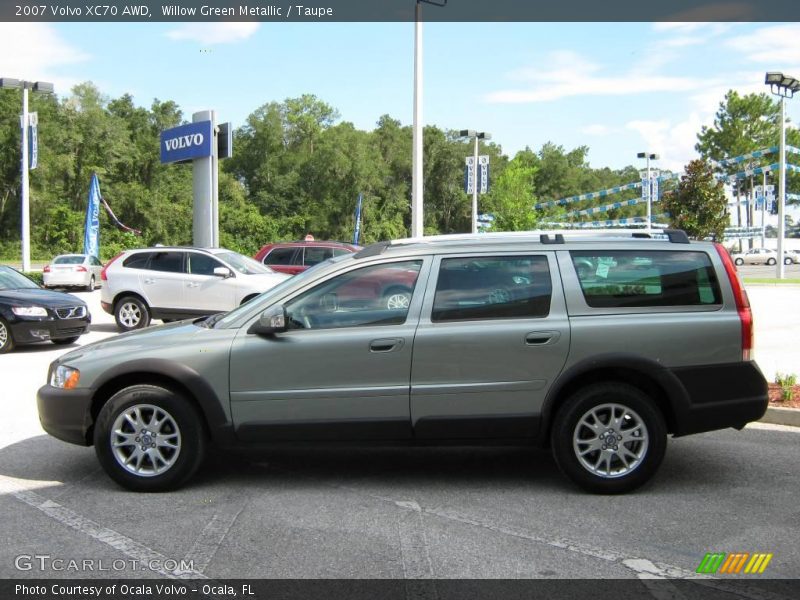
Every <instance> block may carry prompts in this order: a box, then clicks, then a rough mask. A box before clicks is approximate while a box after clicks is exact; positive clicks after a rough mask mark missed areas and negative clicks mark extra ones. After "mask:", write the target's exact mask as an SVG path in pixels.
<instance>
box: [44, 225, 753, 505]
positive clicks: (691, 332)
mask: <svg viewBox="0 0 800 600" xmlns="http://www.w3.org/2000/svg"><path fill="white" fill-rule="evenodd" d="M752 339H753V322H752V314H751V311H750V305H749V303H748V300H747V295H746V293H745V291H744V289H743V287H742V285H741V283H740V281H739V279H738V277H737V275H736V271H735V267H734V265H733V263H732V261H731V258H730V256H729V255H728V253H727V251H726V250H725V248H724V247H722V246H721V245H719V244H714V243H711V242H690V241H689V240H688V238H687V237H686V235H685V234H684V233H683V232H682V231H674V230H666V231H664V232H660V233H658V234H656V233H653V234H652V235H650V234H646V233H642V232H629V231H626V232H614V233H613V234H611V235H603V234H598V233H596V232H592V234H591V235H579V234H577V233H576V234H573V233H564V234H563V235H562V234H556V235H552V234H539V233H521V234H483V235H478V236H472V235H455V236H438V237H426V238H422V239H410V240H397V241H394V242H382V243H378V244H374V245H372V246H368V247H366V248H364V249H363V250H360V251H359V252H357V253H355V254H348V255H344V256H339V257H336V258H333V259H331V260H329V261H326V262H325V263H321V264H320V265H317V266H316V267H314V268H313V269H309V270H308V271H305V272H304V273H301V274H299V275H297V276H296V277H294V278H292V279H288V280H286V281H284V282H282V283H280V284H279V285H277V286H276V287H274V288H272V289H270V290H269V291H267V292H266V293H264V294H262V295H261V296H259V297H257V298H256V299H254V300H252V301H250V302H249V303H247V304H245V305H243V306H241V307H239V308H237V309H235V310H233V311H231V312H229V313H227V314H219V315H214V316H211V317H207V318H202V319H196V320H191V321H182V322H179V323H172V324H169V325H164V326H159V327H151V328H147V329H144V330H140V331H135V332H131V333H125V334H122V335H119V336H117V337H114V338H110V339H107V340H104V341H101V342H97V343H94V344H89V345H87V346H83V347H81V348H79V349H77V350H74V351H72V352H69V353H67V354H65V355H63V356H62V357H60V358H59V359H58V360H56V361H55V362H53V363H52V364H51V366H50V372H49V375H48V383H47V385H45V386H44V387H42V388H41V389H40V390H39V394H38V407H39V415H40V419H41V423H42V426H43V427H44V429H45V430H46V431H47V432H48V433H50V434H51V435H53V436H55V437H57V438H59V439H61V440H64V441H66V442H71V443H74V444H81V445H86V446H88V445H94V446H95V450H96V453H97V457H98V459H99V460H100V463H101V464H102V466H103V468H104V469H105V470H106V471H107V473H108V474H109V475H110V476H111V477H112V478H113V479H114V480H115V481H117V482H118V483H119V484H121V485H123V486H125V487H127V488H129V489H132V490H136V491H162V490H169V489H174V488H176V487H178V486H180V485H182V484H184V483H185V482H186V481H187V480H188V479H189V478H190V477H191V476H192V474H193V473H195V472H196V471H197V469H198V468H200V467H201V465H202V463H203V457H204V453H205V451H206V449H207V448H208V447H209V446H210V445H216V446H218V447H223V448H239V449H241V448H247V447H252V446H263V445H264V444H280V443H286V442H294V443H296V442H307V443H309V444H312V443H325V444H330V443H340V442H341V443H345V442H347V443H358V444H387V445H403V444H451V445H452V444H462V445H478V444H538V445H549V446H550V447H551V448H552V452H553V456H554V458H555V461H556V463H557V464H558V466H559V468H560V469H561V471H562V472H563V473H564V474H565V475H566V476H567V477H568V478H569V479H570V480H572V481H573V482H574V483H576V484H577V485H579V486H581V487H582V488H584V489H585V490H588V491H591V492H597V493H621V492H627V491H630V490H633V489H635V488H637V487H638V486H640V485H642V484H644V483H645V482H646V481H648V480H649V479H650V478H651V477H652V476H653V474H654V473H655V472H656V471H657V469H658V467H659V464H660V463H661V461H662V459H663V457H664V453H665V450H666V441H667V436H668V435H673V436H682V435H687V434H692V433H698V432H703V431H710V430H715V429H722V428H727V427H734V428H737V429H741V428H742V427H744V426H745V425H746V424H747V423H748V422H750V421H754V420H757V419H759V418H760V417H761V416H762V415H763V414H764V412H765V410H766V407H767V384H766V381H765V379H764V377H763V375H762V374H761V372H760V371H759V369H758V366H757V365H756V363H755V362H753V361H752V360H751V355H750V354H751V351H752Z"/></svg>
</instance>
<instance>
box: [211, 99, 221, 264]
mask: <svg viewBox="0 0 800 600" xmlns="http://www.w3.org/2000/svg"><path fill="white" fill-rule="evenodd" d="M217 148H218V146H217V112H216V111H214V110H212V111H211V247H212V248H219V156H218V153H217Z"/></svg>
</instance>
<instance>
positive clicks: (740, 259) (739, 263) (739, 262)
mask: <svg viewBox="0 0 800 600" xmlns="http://www.w3.org/2000/svg"><path fill="white" fill-rule="evenodd" d="M733 263H734V264H735V265H737V266H742V265H743V264H744V259H743V258H737V259H736V260H735V261H733Z"/></svg>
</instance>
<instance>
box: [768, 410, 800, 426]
mask: <svg viewBox="0 0 800 600" xmlns="http://www.w3.org/2000/svg"><path fill="white" fill-rule="evenodd" d="M759 422H760V423H772V424H773V425H789V426H791V427H800V409H797V408H781V407H778V406H768V407H767V412H766V414H765V415H764V416H763V417H761V419H760V421H759Z"/></svg>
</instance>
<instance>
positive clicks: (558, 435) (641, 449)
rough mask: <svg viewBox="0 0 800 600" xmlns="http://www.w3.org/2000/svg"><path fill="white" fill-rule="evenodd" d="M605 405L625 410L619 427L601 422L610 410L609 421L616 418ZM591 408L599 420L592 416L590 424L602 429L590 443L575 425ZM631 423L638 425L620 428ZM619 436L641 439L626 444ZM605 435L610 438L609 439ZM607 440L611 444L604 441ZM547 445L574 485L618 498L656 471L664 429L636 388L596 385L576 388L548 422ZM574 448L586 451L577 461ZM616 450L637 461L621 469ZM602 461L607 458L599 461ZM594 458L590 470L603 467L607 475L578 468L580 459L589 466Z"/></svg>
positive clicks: (663, 449)
mask: <svg viewBox="0 0 800 600" xmlns="http://www.w3.org/2000/svg"><path fill="white" fill-rule="evenodd" d="M611 405H614V406H618V407H620V408H621V409H625V410H627V411H628V417H629V419H628V420H627V421H625V423H620V424H619V426H618V427H617V428H616V429H615V428H614V427H615V426H614V424H613V423H611V422H610V420H609V421H608V423H603V416H604V415H606V416H610V414H611V412H613V414H614V415H615V417H616V415H617V413H616V412H615V411H613V410H612V409H610V408H609V406H611ZM593 409H597V414H598V416H599V417H600V420H599V421H598V420H597V419H596V418H594V419H593V420H592V421H593V422H594V423H597V424H599V425H601V427H602V430H601V431H600V432H599V433H598V434H597V437H596V438H594V439H593V440H592V438H590V437H586V434H588V435H589V436H591V435H592V433H591V431H590V429H589V427H587V426H582V425H580V423H581V421H582V420H583V419H584V418H586V417H587V415H589V412H590V411H592V410H593ZM609 411H611V412H609ZM619 417H620V419H621V420H622V419H624V418H625V413H624V412H622V411H620V412H619ZM637 421H638V425H639V427H629V428H624V424H628V425H630V424H631V423H635V422H637ZM641 428H644V431H642V429H641ZM637 430H638V431H637ZM620 433H629V434H630V435H631V436H636V434H637V433H638V434H639V436H641V439H640V438H639V437H635V439H633V440H629V441H627V442H625V441H618V439H617V436H619V439H623V438H622V437H621V436H620ZM609 435H612V436H614V437H611V438H609V437H608V436H609ZM601 436H602V437H601ZM609 439H611V440H613V441H612V442H608V440H609ZM576 440H578V441H576ZM580 440H583V441H580ZM590 440H592V441H593V442H594V443H592V441H590ZM550 443H551V446H552V449H553V456H554V458H555V460H556V464H557V465H558V467H559V469H560V470H561V472H562V473H564V475H566V476H567V477H568V478H569V479H571V480H572V481H573V482H574V483H576V484H577V485H578V486H580V487H582V488H583V489H584V490H586V491H589V492H592V493H596V494H622V493H625V492H630V491H631V490H634V489H636V488H638V487H639V486H641V485H643V484H644V483H646V482H647V481H648V480H649V479H650V478H651V477H652V476H653V475H654V474H655V472H656V471H657V470H658V467H659V465H660V464H661V461H662V460H663V458H664V453H665V452H666V447H667V429H666V425H665V423H664V416H663V415H662V414H661V411H660V410H659V408H658V407H657V406H656V404H655V403H654V402H653V400H652V399H651V398H650V397H649V396H648V395H647V394H645V393H644V392H642V391H641V390H640V389H638V388H636V387H633V386H631V385H628V384H625V383H618V382H608V383H596V384H593V385H590V386H588V387H585V388H583V389H581V390H578V391H577V392H575V393H574V394H573V395H572V396H570V397H569V398H568V399H567V400H566V402H564V404H563V405H562V406H561V407H560V409H559V410H558V412H557V414H556V417H555V419H554V421H553V430H552V433H551V440H550ZM606 443H613V444H614V446H613V447H609V448H608V449H601V448H606V446H604V445H603V444H606ZM595 444H596V445H597V446H599V447H598V448H597V449H594V450H591V451H589V450H590V449H589V448H588V446H591V445H595ZM579 446H583V447H586V448H585V450H586V451H585V452H584V453H583V456H584V457H585V458H581V457H579V450H578V447H579ZM617 448H623V449H624V450H627V451H628V454H629V455H630V456H634V455H637V454H638V459H636V460H632V461H631V462H633V463H634V466H633V467H630V466H629V465H626V466H623V462H622V460H625V461H627V458H626V459H620V458H619V456H620V454H619V453H617V452H616V449H617ZM606 453H608V454H606ZM602 457H607V458H606V460H605V461H602ZM595 459H597V463H596V464H595V465H593V467H594V468H597V467H598V465H601V464H603V463H605V465H606V470H607V473H608V474H607V475H606V474H604V475H602V476H601V475H598V474H597V473H595V472H592V471H591V470H590V467H591V466H592V465H589V466H584V463H583V462H581V461H582V460H583V461H585V462H586V463H591V462H594V461H595ZM612 461H613V462H614V464H615V465H616V467H617V468H619V469H623V470H622V471H621V472H620V473H613V472H610V470H611V467H612ZM628 468H630V470H628ZM626 471H627V472H626Z"/></svg>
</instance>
